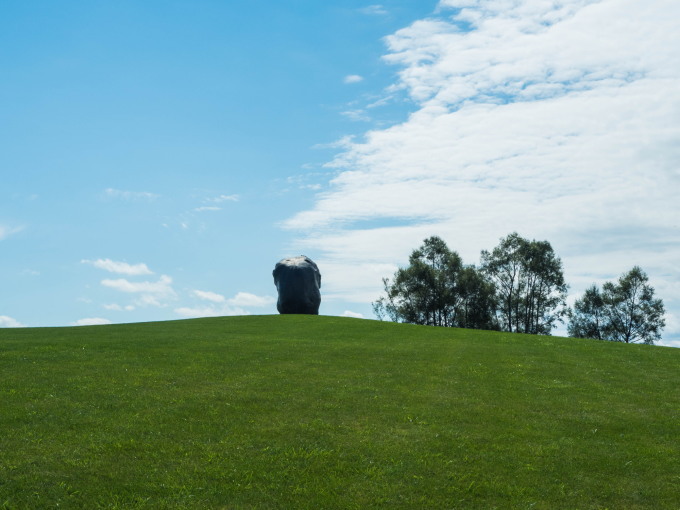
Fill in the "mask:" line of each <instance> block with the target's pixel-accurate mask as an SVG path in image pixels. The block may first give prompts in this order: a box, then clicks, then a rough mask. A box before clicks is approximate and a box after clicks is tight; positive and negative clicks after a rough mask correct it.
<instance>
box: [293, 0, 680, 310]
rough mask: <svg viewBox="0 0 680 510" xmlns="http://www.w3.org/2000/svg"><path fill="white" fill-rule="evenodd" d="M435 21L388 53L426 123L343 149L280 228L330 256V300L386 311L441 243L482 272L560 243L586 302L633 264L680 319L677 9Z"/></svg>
mask: <svg viewBox="0 0 680 510" xmlns="http://www.w3.org/2000/svg"><path fill="white" fill-rule="evenodd" d="M449 6H450V7H463V9H462V10H460V11H453V14H454V16H453V17H451V14H452V12H449V11H447V10H446V8H447V7H449ZM440 8H441V9H442V12H441V14H442V17H440V18H428V19H426V20H420V21H417V22H416V23H414V24H412V25H411V26H409V27H407V28H405V29H403V30H400V31H398V32H396V33H395V34H393V35H392V36H389V37H388V38H387V39H386V41H387V44H388V48H389V53H388V55H387V56H386V57H385V60H386V61H387V62H390V63H392V64H396V65H399V66H400V68H401V69H400V71H399V80H398V81H397V82H396V83H395V84H394V86H393V87H392V88H391V89H392V91H398V90H402V91H404V92H405V93H407V94H408V95H409V96H410V98H411V99H412V100H413V101H414V103H415V105H416V110H415V111H414V112H413V113H412V114H411V115H410V116H409V118H408V119H407V120H405V121H404V122H402V123H400V124H397V125H394V126H392V127H390V128H387V129H378V130H373V131H369V132H367V133H366V134H365V137H364V138H363V139H362V140H361V141H357V140H353V139H349V138H345V139H343V145H342V146H341V147H340V149H341V150H342V152H341V153H340V154H339V155H338V156H337V157H336V158H335V159H334V160H333V161H332V162H331V163H330V164H329V165H328V166H329V167H332V168H334V169H336V171H337V175H336V177H335V178H333V179H332V180H331V182H330V186H328V187H324V191H323V192H321V193H319V194H317V197H316V202H315V204H314V206H313V207H311V208H310V209H308V210H304V211H301V212H299V213H298V214H296V215H294V216H293V217H291V218H289V219H288V220H287V221H286V222H285V223H284V226H285V227H287V228H290V229H299V230H300V232H304V236H303V237H301V238H300V239H298V241H297V243H296V244H295V245H294V247H297V246H299V247H301V248H303V249H307V250H310V249H314V250H318V252H319V253H321V254H322V255H321V256H320V257H319V258H320V259H321V260H319V263H320V267H321V262H324V263H325V264H326V266H325V267H327V269H326V270H325V271H323V270H322V273H323V274H324V278H325V283H326V285H325V286H326V293H327V294H328V293H330V295H331V297H332V299H347V300H350V301H352V300H354V301H356V302H364V303H365V302H367V301H370V300H374V299H375V298H377V297H378V296H379V295H380V293H381V291H382V285H381V283H380V278H379V277H378V274H377V273H379V272H380V271H381V270H383V271H385V272H383V273H382V276H391V274H392V272H393V271H388V268H393V267H396V264H402V265H403V264H405V263H406V262H407V257H408V252H409V251H410V250H411V249H414V248H416V247H417V246H418V245H419V244H420V243H421V242H422V240H423V239H424V238H425V237H427V236H429V235H440V236H442V237H443V238H444V239H445V240H446V241H447V242H448V243H449V245H450V247H451V248H452V249H454V250H457V251H459V252H460V253H461V255H462V256H463V258H464V260H465V261H466V262H469V263H475V262H477V261H478V257H479V251H480V250H481V249H491V248H493V247H494V246H495V245H496V244H497V243H498V239H499V238H500V237H502V236H505V235H507V234H508V233H510V232H512V231H515V230H516V231H518V232H519V233H520V234H521V235H523V236H525V237H530V238H537V239H548V240H549V241H550V242H551V243H552V244H553V247H554V248H555V250H556V251H557V253H558V255H560V256H561V257H562V259H563V261H564V264H565V272H566V276H567V280H568V281H569V282H570V283H572V292H573V293H578V292H581V291H582V290H583V289H584V288H585V287H586V286H587V285H588V284H589V283H590V281H592V279H594V278H595V279H613V278H616V277H618V276H619V275H620V274H621V273H622V272H624V271H625V270H628V269H630V268H631V267H632V266H633V265H636V264H638V265H640V266H642V267H643V269H645V270H646V271H647V273H648V274H649V275H650V277H651V278H652V279H656V280H657V281H658V282H659V284H660V287H659V291H658V294H659V295H660V296H661V297H662V298H663V299H664V302H665V303H666V308H667V309H668V310H669V313H671V314H675V315H676V316H680V289H677V288H675V287H671V286H666V287H664V288H663V289H661V282H664V281H667V280H668V279H669V278H670V279H673V278H677V274H678V271H679V270H680V267H678V265H677V261H678V260H680V230H679V226H678V218H679V217H680V201H678V200H677V196H676V195H677V191H678V189H680V149H679V147H680V123H679V122H678V118H680V53H678V52H677V50H676V48H678V47H680V31H678V30H677V20H678V19H680V3H677V2H668V1H664V0H650V1H648V2H645V5H644V6H643V7H642V6H641V5H640V4H639V2H636V1H635V0H602V1H593V0H574V1H572V2H567V3H557V2H542V1H534V0H517V1H514V2H497V1H491V0H478V1H459V0H455V1H454V0H450V1H448V0H447V1H443V2H441V3H440ZM328 268H330V269H332V270H333V271H334V273H333V276H330V273H329V270H328ZM375 268H380V269H375ZM327 275H329V276H328V277H327ZM574 282H576V283H574ZM662 291H663V292H662ZM325 295H326V294H325ZM369 296H372V297H370V298H369Z"/></svg>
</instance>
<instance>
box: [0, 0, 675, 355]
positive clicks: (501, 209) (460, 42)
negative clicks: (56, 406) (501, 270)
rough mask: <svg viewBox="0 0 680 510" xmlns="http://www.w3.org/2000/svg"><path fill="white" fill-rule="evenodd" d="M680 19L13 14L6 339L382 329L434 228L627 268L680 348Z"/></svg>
mask: <svg viewBox="0 0 680 510" xmlns="http://www.w3.org/2000/svg"><path fill="white" fill-rule="evenodd" d="M678 11H679V7H678V6H677V5H676V3H674V2H668V1H663V0H652V1H649V2H646V3H645V5H644V6H642V7H641V6H640V4H639V3H637V2H634V1H632V0H601V1H597V0H572V1H568V2H563V3H561V4H555V3H553V2H544V1H541V0H519V1H517V2H511V3H503V2H493V1H490V0H442V1H439V2H437V1H409V0H395V1H384V2H381V3H380V4H377V3H376V4H371V3H368V2H360V1H336V2H302V1H297V2H296V1H286V0H283V1H276V2H274V1H262V2H252V1H245V0H244V1H236V2H218V1H212V2H211V1H198V2H188V1H176V2H153V1H150V2H133V1H117V2H89V1H88V2H85V1H82V2H81V1H65V2H58V3H55V2H39V1H36V2H19V1H11V0H10V1H6V2H3V3H2V5H0V70H1V71H2V76H3V79H2V80H0V176H1V177H0V178H1V181H0V182H1V185H0V253H2V259H1V260H2V264H1V265H0V281H2V283H3V285H2V286H3V292H2V294H1V295H0V325H5V326H16V325H25V326H52V325H55V326H62V325H71V324H84V323H105V322H114V323H117V322H131V321H146V320H166V319H177V318H183V317H195V316H205V315H223V314H240V313H275V304H274V298H275V288H274V286H273V282H272V278H271V270H272V268H273V266H274V264H275V263H276V261H277V260H279V259H280V258H283V257H285V256H290V255H298V254H300V253H304V254H306V255H308V256H310V257H312V258H314V259H315V260H316V261H317V262H318V263H319V266H320V269H321V272H322V275H323V283H324V284H323V287H322V296H323V301H322V305H321V313H324V314H328V315H342V314H347V315H353V316H364V317H372V314H371V307H370V302H371V301H372V300H375V299H376V298H377V297H378V296H379V295H380V293H381V283H380V280H381V278H382V277H384V276H391V274H392V273H393V272H394V270H395V269H396V268H397V267H398V265H403V264H404V263H405V262H406V260H407V257H408V253H409V252H410V251H411V250H412V249H413V248H415V247H416V246H418V245H419V244H420V242H421V241H422V239H424V238H425V237H427V236H429V235H440V236H441V237H443V238H444V239H445V240H446V241H447V243H448V244H449V246H450V247H451V248H452V249H454V250H457V251H458V252H459V253H460V254H461V255H462V256H463V258H464V260H465V262H468V263H476V262H477V261H478V259H479V251H480V250H481V249H491V248H493V247H494V246H495V245H496V244H497V242H498V239H499V238H500V237H502V236H505V235H507V234H508V233H509V232H511V231H514V230H517V231H518V232H520V234H522V235H523V236H525V237H529V238H537V239H547V240H549V241H550V242H551V243H552V244H553V246H554V248H555V250H556V251H557V253H558V255H559V256H560V257H561V258H562V259H563V262H564V265H565V273H566V277H567V280H568V281H569V283H570V284H571V300H573V299H575V298H576V297H578V295H579V294H580V292H582V291H583V289H584V288H585V287H587V286H588V285H590V284H591V283H593V282H597V283H601V282H603V281H605V280H612V279H615V278H617V277H618V276H619V275H620V274H621V273H623V272H624V271H627V270H628V269H630V268H631V267H632V266H633V265H640V266H641V267H642V268H643V269H644V270H646V271H647V273H648V274H649V275H650V278H651V280H652V283H653V284H654V285H655V287H656V289H657V294H658V295H659V296H660V297H662V298H663V299H664V302H665V303H666V307H667V309H668V312H669V313H668V317H667V322H668V326H667V328H666V333H665V335H664V343H665V344H666V345H680V283H679V279H678V272H679V269H680V268H679V265H678V264H679V261H680V226H679V224H678V218H679V217H680V214H679V213H680V209H679V206H678V205H677V204H676V202H677V200H676V199H675V196H676V195H677V192H678V191H679V190H680V185H679V183H680V173H679V169H680V152H679V151H678V149H677V147H678V146H680V144H679V142H680V92H679V91H680V87H679V86H678V85H680V65H679V64H680V63H679V62H678V56H677V54H676V53H677V52H675V51H674V50H673V48H677V47H678V46H680V41H679V40H678V39H679V38H678V35H677V34H678V33H680V30H678V28H680V27H678V24H679V22H678V21H677V20H678V19H680V12H678Z"/></svg>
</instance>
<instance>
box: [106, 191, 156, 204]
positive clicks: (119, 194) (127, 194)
mask: <svg viewBox="0 0 680 510" xmlns="http://www.w3.org/2000/svg"><path fill="white" fill-rule="evenodd" d="M104 195H105V196H106V197H108V198H115V199H119V200H126V201H152V200H156V199H157V198H159V197H160V195H158V194H156V193H150V192H148V191H126V190H120V189H115V188H107V189H106V190H104Z"/></svg>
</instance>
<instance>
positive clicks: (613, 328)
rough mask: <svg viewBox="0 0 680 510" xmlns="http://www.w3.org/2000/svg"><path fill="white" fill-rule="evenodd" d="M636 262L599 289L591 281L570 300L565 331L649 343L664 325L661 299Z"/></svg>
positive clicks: (599, 337)
mask: <svg viewBox="0 0 680 510" xmlns="http://www.w3.org/2000/svg"><path fill="white" fill-rule="evenodd" d="M648 281H649V278H648V277H647V274H645V272H644V271H643V270H642V269H641V268H640V267H638V266H635V267H633V269H631V270H630V271H629V272H627V273H625V274H623V275H622V276H621V277H620V278H619V279H618V281H617V282H616V283H614V282H606V283H605V284H604V285H602V290H601V291H600V289H598V287H597V285H592V286H591V287H590V288H588V289H587V290H586V292H585V293H584V295H583V297H582V298H581V299H578V300H577V301H576V302H575V303H574V309H573V311H572V312H571V317H570V321H569V325H568V331H569V335H571V336H574V337H579V338H596V339H598V340H611V341H614V342H625V343H645V344H653V343H654V342H655V341H656V340H659V339H660V338H661V331H662V330H663V328H664V326H665V325H666V322H665V319H664V306H663V301H662V300H661V299H656V298H654V288H653V287H652V286H651V285H649V284H648Z"/></svg>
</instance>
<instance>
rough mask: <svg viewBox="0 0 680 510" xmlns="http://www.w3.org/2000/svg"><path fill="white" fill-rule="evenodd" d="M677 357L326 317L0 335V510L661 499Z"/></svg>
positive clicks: (677, 458)
mask: <svg viewBox="0 0 680 510" xmlns="http://www.w3.org/2000/svg"><path fill="white" fill-rule="evenodd" d="M679 363H680V350H678V349H670V348H664V347H658V348H653V349H651V348H648V347H647V346H644V345H623V344H618V343H609V342H596V341H591V340H573V339H562V338H555V337H548V336H541V337H534V336H526V335H516V334H508V333H498V332H488V331H471V330H462V329H452V328H423V327H419V326H413V325H406V324H393V323H384V322H378V321H366V320H356V319H346V318H339V317H318V316H293V315H289V316H263V317H230V318H214V319H200V320H190V321H176V322H166V323H155V324H154V323H148V324H129V325H112V326H96V327H81V328H54V329H52V328H43V329H12V330H0V430H2V434H1V435H0V453H1V454H0V507H2V508H7V509H22V510H23V509H43V508H57V507H59V508H83V509H97V508H125V509H130V508H136V509H157V508H162V509H180V508H181V509H193V508H196V509H199V508H200V509H208V508H230V509H231V508H233V509H250V508H310V509H316V508H325V509H334V508H337V509H364V508H414V509H415V508H417V509H420V508H472V509H474V508H479V509H490V508H535V509H551V510H553V509H561V508H564V509H573V508H584V509H586V508H591V509H604V508H650V509H651V508H653V509H664V508H668V509H670V508H678V507H679V506H680V496H679V495H678V491H677V486H678V485H677V482H678V478H677V474H678V473H680V447H679V443H678V440H677V439H678V409H680V393H678V392H677V387H678V384H679V383H680V380H679V377H680V375H679V373H678V370H677V367H678V364H679Z"/></svg>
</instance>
